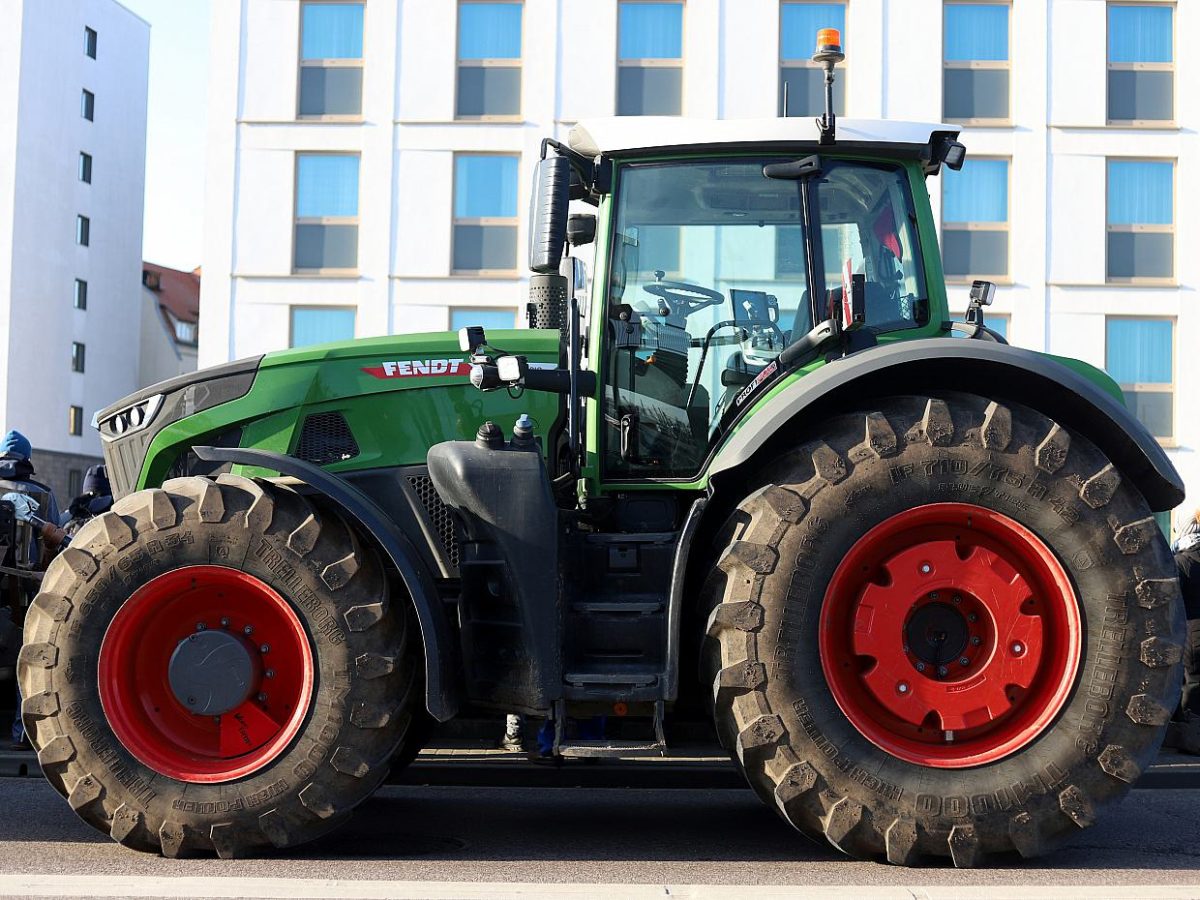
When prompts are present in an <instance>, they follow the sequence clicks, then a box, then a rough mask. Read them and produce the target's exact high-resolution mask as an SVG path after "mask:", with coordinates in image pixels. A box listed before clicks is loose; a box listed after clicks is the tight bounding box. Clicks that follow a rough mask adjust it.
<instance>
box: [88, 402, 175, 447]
mask: <svg viewBox="0 0 1200 900" xmlns="http://www.w3.org/2000/svg"><path fill="white" fill-rule="evenodd" d="M162 401H163V395H162V394H154V395H153V396H151V397H147V398H146V399H145V400H139V401H138V402H137V403H134V404H133V405H132V406H126V407H125V408H124V409H120V410H117V412H115V413H110V414H109V415H107V416H105V418H103V419H101V418H100V413H99V412H97V413H96V415H94V416H92V427H93V428H95V429H96V430H97V431H99V432H100V439H101V440H103V441H115V440H116V439H117V438H123V437H125V436H126V435H129V434H133V432H135V431H140V430H141V429H143V428H145V427H146V426H147V425H149V424H150V423H151V422H153V421H154V417H155V416H156V415H157V414H158V410H159V408H160V407H162Z"/></svg>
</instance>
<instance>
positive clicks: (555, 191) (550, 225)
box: [529, 156, 571, 275]
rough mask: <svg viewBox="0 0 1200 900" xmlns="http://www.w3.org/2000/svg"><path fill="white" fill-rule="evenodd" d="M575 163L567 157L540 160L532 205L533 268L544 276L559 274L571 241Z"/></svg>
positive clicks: (531, 261) (550, 157) (530, 205)
mask: <svg viewBox="0 0 1200 900" xmlns="http://www.w3.org/2000/svg"><path fill="white" fill-rule="evenodd" d="M570 191H571V162H570V160H568V159H567V158H566V157H565V156H548V157H546V158H545V159H541V160H538V163H537V165H536V166H535V167H534V170H533V196H532V197H531V198H530V202H529V268H530V269H531V270H532V271H534V272H537V273H539V274H542V275H550V274H554V273H557V272H558V264H559V262H560V261H561V260H562V255H563V247H564V245H565V244H566V240H567V205H568V203H569V202H570Z"/></svg>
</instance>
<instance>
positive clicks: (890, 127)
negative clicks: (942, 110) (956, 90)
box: [567, 116, 959, 157]
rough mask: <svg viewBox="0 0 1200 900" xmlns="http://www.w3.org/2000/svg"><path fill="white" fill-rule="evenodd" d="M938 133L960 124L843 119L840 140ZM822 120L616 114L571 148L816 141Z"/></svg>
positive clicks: (593, 124) (586, 130)
mask: <svg viewBox="0 0 1200 900" xmlns="http://www.w3.org/2000/svg"><path fill="white" fill-rule="evenodd" d="M935 131H948V132H951V133H953V134H957V133H958V131H959V127H958V126H957V125H940V124H936V123H928V122H897V121H892V120H885V119H840V118H839V119H838V120H837V133H836V138H837V143H838V144H908V145H914V144H917V145H922V144H928V143H929V139H930V136H931V135H932V134H933V133H934V132H935ZM819 139H820V131H819V129H818V128H817V123H816V119H815V118H813V117H812V116H797V117H794V118H786V119H783V118H778V119H685V118H680V117H679V116H613V117H611V118H607V119H587V120H585V121H582V122H579V123H578V124H577V125H575V127H573V128H572V129H571V132H570V134H569V135H568V137H567V144H568V146H570V148H571V149H572V150H574V151H576V152H577V153H580V154H582V155H583V156H588V157H595V156H599V155H600V154H608V153H621V152H630V151H643V152H644V151H647V150H653V149H658V148H670V147H685V146H700V147H709V146H713V145H719V144H743V145H744V144H793V143H795V144H815V143H817V141H818V140H819Z"/></svg>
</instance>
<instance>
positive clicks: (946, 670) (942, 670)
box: [938, 666, 950, 675]
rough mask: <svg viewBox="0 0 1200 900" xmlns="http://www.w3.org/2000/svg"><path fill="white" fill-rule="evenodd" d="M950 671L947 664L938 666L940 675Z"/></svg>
mask: <svg viewBox="0 0 1200 900" xmlns="http://www.w3.org/2000/svg"><path fill="white" fill-rule="evenodd" d="M949 671H950V670H949V669H947V668H946V667H945V666H938V674H939V675H945V674H946V673H947V672H949Z"/></svg>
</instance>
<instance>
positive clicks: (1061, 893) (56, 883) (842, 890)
mask: <svg viewBox="0 0 1200 900" xmlns="http://www.w3.org/2000/svg"><path fill="white" fill-rule="evenodd" d="M14 895H19V896H25V897H170V898H176V900H178V898H191V897H214V898H226V897H252V898H260V897H261V898H284V900H300V898H307V897H330V898H336V900H342V898H368V900H374V898H380V900H410V898H412V900H418V898H420V900H503V898H531V897H536V898H539V900H540V898H544V897H546V896H547V895H553V896H556V897H568V898H571V900H591V898H596V900H612V898H613V897H620V898H621V900H664V898H669V900H716V898H722V900H725V898H735V900H736V898H751V897H752V898H754V900H774V898H785V897H786V898H789V900H790V898H795V897H797V896H801V897H804V898H805V900H825V898H830V900H832V898H839V900H840V898H845V897H854V896H870V897H872V898H877V900H1083V898H1086V900H1100V898H1103V900H1150V898H1153V900H1195V898H1200V884H1192V885H1161V884H1156V885H1103V886H1100V885H1096V886H1081V885H1045V886H1038V887H1025V886H1017V885H986V886H979V887H972V886H969V885H963V884H958V885H907V886H900V885H895V886H891V885H849V884H848V885H822V886H800V885H727V884H602V883H590V884H559V883H555V882H543V883H536V884H535V883H520V884H517V883H505V882H483V881H357V880H353V879H332V878H331V879H323V878H242V877H239V876H222V877H218V878H203V877H193V876H178V877H165V878H160V877H157V876H149V875H41V874H34V875H0V896H14Z"/></svg>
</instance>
